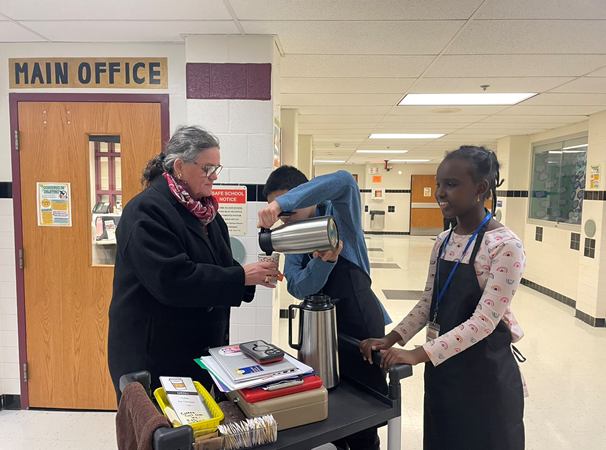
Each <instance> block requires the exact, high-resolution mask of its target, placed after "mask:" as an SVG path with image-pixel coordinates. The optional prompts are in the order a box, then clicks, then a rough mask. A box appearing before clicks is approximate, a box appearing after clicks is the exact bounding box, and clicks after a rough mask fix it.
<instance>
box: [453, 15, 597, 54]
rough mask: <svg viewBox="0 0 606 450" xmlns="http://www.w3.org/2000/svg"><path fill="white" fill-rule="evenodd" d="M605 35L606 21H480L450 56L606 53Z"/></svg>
mask: <svg viewBox="0 0 606 450" xmlns="http://www.w3.org/2000/svg"><path fill="white" fill-rule="evenodd" d="M605 33H606V20H481V21H474V22H472V23H471V24H470V25H469V26H468V27H467V28H466V29H465V30H464V31H463V32H462V33H461V34H460V35H459V36H457V39H456V40H455V41H454V42H453V43H452V45H451V46H450V47H449V48H448V50H447V53H449V54H456V55H465V54H492V55H494V54H516V53H517V54H520V53H526V54H528V53H533V54H540V53H551V54H558V53H560V54H562V53H576V54H582V53H606V39H604V34H605ZM571 37H574V38H572V39H571Z"/></svg>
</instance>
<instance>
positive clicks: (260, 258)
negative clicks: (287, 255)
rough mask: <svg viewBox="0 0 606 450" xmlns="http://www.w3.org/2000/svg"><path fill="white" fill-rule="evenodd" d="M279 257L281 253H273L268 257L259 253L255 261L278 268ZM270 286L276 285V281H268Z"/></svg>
mask: <svg viewBox="0 0 606 450" xmlns="http://www.w3.org/2000/svg"><path fill="white" fill-rule="evenodd" d="M280 255H281V253H276V252H273V253H272V254H271V255H270V256H267V254H266V253H259V254H258V255H257V260H258V261H259V262H270V263H275V264H277V265H278V266H280ZM276 272H277V273H276V275H277V274H278V273H279V269H278V270H277V271H276ZM270 283H271V284H278V280H271V281H270Z"/></svg>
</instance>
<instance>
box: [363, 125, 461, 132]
mask: <svg viewBox="0 0 606 450" xmlns="http://www.w3.org/2000/svg"><path fill="white" fill-rule="evenodd" d="M467 125H469V124H468V123H465V124H441V125H440V124H429V123H401V124H398V123H380V124H378V125H377V127H376V130H375V132H376V133H419V134H422V133H451V132H453V131H456V130H458V129H460V128H463V127H465V126H467Z"/></svg>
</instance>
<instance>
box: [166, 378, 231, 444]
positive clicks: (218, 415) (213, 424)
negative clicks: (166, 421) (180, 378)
mask: <svg viewBox="0 0 606 450" xmlns="http://www.w3.org/2000/svg"><path fill="white" fill-rule="evenodd" d="M194 386H195V387H196V391H198V394H200V395H201V396H202V399H203V400H204V403H206V407H207V408H208V410H209V411H210V413H211V414H212V416H213V417H212V419H208V420H203V421H201V422H194V423H190V424H188V425H189V426H190V427H192V428H193V430H194V437H198V436H202V435H205V434H208V433H212V432H213V431H215V430H216V429H217V427H218V426H219V424H220V423H221V421H222V420H223V418H224V417H225V416H224V415H223V411H221V408H219V405H217V402H215V401H214V400H213V398H212V397H211V396H210V394H209V393H208V391H207V390H206V389H204V386H202V385H201V384H200V383H198V382H197V381H194ZM154 397H156V400H157V401H158V405H159V406H160V408H161V409H162V413H164V409H165V408H166V407H167V406H170V402H169V401H168V397H167V396H166V392H164V388H162V387H160V388H158V389H156V390H155V391H154ZM175 426H179V425H175Z"/></svg>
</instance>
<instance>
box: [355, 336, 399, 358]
mask: <svg viewBox="0 0 606 450" xmlns="http://www.w3.org/2000/svg"><path fill="white" fill-rule="evenodd" d="M400 339H401V337H400V335H399V334H398V333H397V332H395V331H392V332H391V333H389V334H388V335H387V336H385V337H383V338H381V339H375V338H370V339H365V340H363V341H362V342H361V343H360V352H361V353H362V355H363V356H364V361H368V362H369V363H370V364H372V352H378V351H379V350H387V349H389V348H391V347H393V345H394V344H395V343H396V342H398V341H399V340H400Z"/></svg>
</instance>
